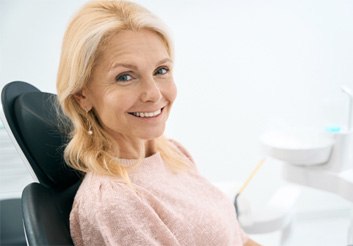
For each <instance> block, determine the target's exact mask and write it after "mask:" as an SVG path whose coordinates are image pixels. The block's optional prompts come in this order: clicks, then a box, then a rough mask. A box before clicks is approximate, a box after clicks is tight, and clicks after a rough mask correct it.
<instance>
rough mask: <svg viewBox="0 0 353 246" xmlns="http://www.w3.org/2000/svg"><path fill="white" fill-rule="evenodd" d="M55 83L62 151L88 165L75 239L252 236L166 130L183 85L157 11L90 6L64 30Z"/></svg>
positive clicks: (173, 241) (243, 240) (77, 164)
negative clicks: (64, 128)
mask: <svg viewBox="0 0 353 246" xmlns="http://www.w3.org/2000/svg"><path fill="white" fill-rule="evenodd" d="M57 92H58V98H59V103H60V106H61V108H62V110H63V112H64V113H65V114H66V116H67V117H68V118H69V119H70V120H71V122H72V124H71V125H72V127H71V135H70V137H71V139H70V142H69V143H68V145H67V147H66V149H65V160H66V161H67V163H68V164H69V165H70V166H72V167H73V168H75V169H77V170H79V171H82V172H83V173H84V179H83V181H82V184H81V186H80V188H79V190H78V192H77V194H76V197H75V200H74V204H73V207H72V210H71V214H70V230H71V236H72V238H73V241H74V243H75V245H103V244H105V245H244V244H245V245H256V244H255V243H254V242H253V241H251V240H250V239H248V237H247V235H246V234H245V233H244V232H243V231H242V229H241V228H240V226H239V224H238V222H237V218H236V213H235V208H234V207H233V204H232V201H230V200H229V199H228V198H227V197H226V196H225V195H224V194H223V193H222V192H220V191H219V190H218V189H217V188H216V187H214V186H213V185H211V184H210V183H209V182H208V181H207V180H206V179H204V178H203V177H201V176H200V175H199V173H198V171H197V169H196V166H195V163H194V162H193V160H192V158H191V156H190V155H189V154H188V152H187V151H186V150H185V149H184V148H183V147H182V146H181V145H180V144H178V143H177V142H175V141H172V140H167V139H166V138H165V137H164V136H163V133H164V130H165V126H166V122H167V119H168V116H169V113H170V111H171V108H172V105H173V102H174V100H175V98H176V94H177V93H176V86H175V84H174V80H173V52H172V44H171V41H170V39H169V36H168V34H167V32H166V29H165V27H164V25H163V23H162V22H161V21H160V20H159V19H158V18H157V17H155V16H154V15H153V14H152V13H150V12H149V11H148V10H146V9H144V8H142V7H141V6H139V5H136V4H134V3H131V2H125V1H120V0H116V1H114V0H106V1H103V0H100V1H92V2H90V3H88V4H87V5H85V6H84V7H83V8H82V9H81V10H80V11H79V12H78V13H77V15H76V16H75V17H74V19H73V20H72V22H71V23H70V25H69V27H68V29H67V32H66V34H65V37H64V43H63V47H62V56H61V62H60V66H59V71H58V80H57Z"/></svg>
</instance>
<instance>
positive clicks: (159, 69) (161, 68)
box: [154, 67, 169, 75]
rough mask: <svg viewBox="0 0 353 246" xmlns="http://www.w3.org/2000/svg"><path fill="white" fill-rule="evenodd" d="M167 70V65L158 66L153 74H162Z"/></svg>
mask: <svg viewBox="0 0 353 246" xmlns="http://www.w3.org/2000/svg"><path fill="white" fill-rule="evenodd" d="M168 72H169V68H167V67H160V68H158V69H157V70H156V72H155V73H154V75H164V74H166V73H168Z"/></svg>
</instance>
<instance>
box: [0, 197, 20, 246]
mask: <svg viewBox="0 0 353 246" xmlns="http://www.w3.org/2000/svg"><path fill="white" fill-rule="evenodd" d="M21 218H22V216H21V200H20V199H18V198H15V199H5V200H0V220H1V222H0V245H11V246H25V245H26V239H25V234H24V233H23V225H22V219H21Z"/></svg>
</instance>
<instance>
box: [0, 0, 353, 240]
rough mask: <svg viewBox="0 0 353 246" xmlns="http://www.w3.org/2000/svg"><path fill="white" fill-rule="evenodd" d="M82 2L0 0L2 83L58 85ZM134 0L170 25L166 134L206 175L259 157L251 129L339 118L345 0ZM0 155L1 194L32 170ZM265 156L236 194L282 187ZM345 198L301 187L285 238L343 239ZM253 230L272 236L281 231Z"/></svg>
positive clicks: (352, 21) (231, 176) (349, 8)
mask: <svg viewBox="0 0 353 246" xmlns="http://www.w3.org/2000/svg"><path fill="white" fill-rule="evenodd" d="M85 2H87V0H75V1H72V0H31V1H27V0H0V87H2V86H3V85H5V84H6V83H8V82H10V81H14V80H22V81H26V82H29V83H31V84H33V85H35V86H36V87H38V88H39V89H41V90H42V91H48V92H53V93H55V81H56V71H57V67H58V63H59V56H60V47H61V41H62V38H63V33H64V31H65V28H66V26H67V24H68V22H69V20H70V18H71V17H72V15H73V14H74V13H75V11H77V9H78V8H79V7H80V6H81V5H82V4H84V3H85ZM136 2H138V3H140V4H142V5H144V6H145V7H147V8H149V9H150V10H151V11H152V12H154V13H156V14H157V15H158V16H160V17H161V18H162V19H163V20H164V21H165V22H166V23H167V25H168V26H169V27H170V30H171V33H172V36H173V39H174V42H175V52H176V61H175V81H176V84H177V87H178V98H177V101H176V103H175V106H174V111H173V113H172V115H171V117H170V121H169V126H168V129H167V133H166V134H167V135H168V136H169V137H171V138H174V139H176V140H178V141H179V142H181V143H182V144H183V145H184V146H185V147H186V148H187V149H188V150H189V151H190V153H191V154H192V156H193V157H194V159H195V160H196V162H197V165H198V167H199V170H200V171H201V173H202V174H203V175H204V176H206V177H207V178H208V179H210V180H211V181H212V182H234V183H240V184H241V183H242V182H243V181H244V180H245V179H246V178H247V177H248V175H249V174H250V172H251V170H252V169H253V168H254V167H255V165H256V163H257V162H258V161H259V160H260V159H262V158H264V157H265V154H264V153H263V152H262V150H261V148H260V144H259V137H260V136H261V134H263V133H264V132H266V131H268V130H269V129H274V128H283V127H291V126H293V127H302V126H303V127H304V126H305V127H312V128H317V129H324V128H326V127H332V126H343V125H344V124H345V119H346V118H347V111H348V110H347V108H348V104H347V101H346V97H345V96H344V95H343V94H342V92H341V91H340V86H341V85H348V86H350V87H353V72H352V71H353V70H352V68H353V45H352V44H353V1H351V0H296V1H294V0H291V1H283V0H266V1H261V0H248V1H242V0H233V1H229V0H218V1H211V0H202V1H201V0H188V1H186V0H179V1H168V0H137V1H136ZM1 138H3V139H4V138H6V134H3V135H1ZM6 163H8V162H7V161H6V160H5V157H4V155H2V156H0V165H3V166H2V167H1V166H0V168H1V169H0V170H1V173H2V174H1V175H0V178H1V180H0V184H1V186H0V198H7V197H19V196H20V193H21V190H22V188H23V187H24V186H25V185H26V184H27V183H29V182H31V178H30V177H29V174H28V172H27V170H26V169H25V167H24V165H23V164H22V162H21V161H20V160H19V159H18V160H16V161H14V162H13V163H11V166H9V165H7V166H6V168H5V167H4V166H5V164H6ZM268 163H271V165H270V164H267V165H266V164H265V165H264V166H263V167H262V169H261V170H260V171H259V173H258V175H257V176H256V177H255V178H254V180H253V181H252V182H251V183H250V185H249V186H248V187H247V189H246V191H244V193H245V194H246V196H247V198H248V199H249V201H251V203H252V204H253V206H255V207H256V206H260V207H261V206H262V204H264V203H266V201H267V200H268V199H269V197H270V195H271V194H272V193H273V192H274V191H275V190H276V189H277V188H278V187H281V186H282V185H284V184H286V181H285V180H283V178H282V174H281V164H280V163H278V162H275V161H273V162H268ZM15 174H16V175H17V178H13V177H14V175H15ZM11 175H12V176H11ZM10 176H11V178H9V177H10ZM235 192H236V191H235ZM351 207H352V203H350V202H348V201H346V200H344V199H343V198H340V197H338V196H337V195H334V194H329V193H327V192H323V191H318V190H315V189H311V188H306V187H303V190H302V194H301V196H300V198H299V201H298V203H297V206H296V209H297V212H296V214H297V216H296V221H295V224H294V229H293V233H292V237H291V244H290V245H345V242H346V236H347V230H348V224H349V212H350V208H351ZM252 237H253V238H254V239H256V240H258V241H259V242H262V243H263V244H264V245H276V243H277V241H278V240H277V239H278V237H279V236H278V234H276V233H270V234H266V235H254V236H252Z"/></svg>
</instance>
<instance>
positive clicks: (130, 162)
mask: <svg viewBox="0 0 353 246" xmlns="http://www.w3.org/2000/svg"><path fill="white" fill-rule="evenodd" d="M161 160H162V157H161V154H160V153H159V152H156V153H154V154H152V155H150V156H148V157H145V158H141V159H124V158H119V159H118V162H119V163H120V164H121V165H123V166H124V167H131V166H135V165H137V164H139V165H149V164H152V163H158V162H160V161H161Z"/></svg>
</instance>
